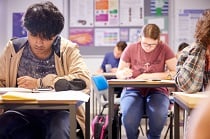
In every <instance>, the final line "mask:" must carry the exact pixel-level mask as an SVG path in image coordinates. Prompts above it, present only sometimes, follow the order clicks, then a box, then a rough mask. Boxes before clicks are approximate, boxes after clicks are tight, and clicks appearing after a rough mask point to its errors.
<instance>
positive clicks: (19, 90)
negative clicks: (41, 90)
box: [0, 87, 32, 94]
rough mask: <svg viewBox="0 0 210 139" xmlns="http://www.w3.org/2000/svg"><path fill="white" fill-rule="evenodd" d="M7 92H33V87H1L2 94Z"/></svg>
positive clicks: (0, 92)
mask: <svg viewBox="0 0 210 139" xmlns="http://www.w3.org/2000/svg"><path fill="white" fill-rule="evenodd" d="M7 92H25V93H31V92H32V90H31V89H26V88H18V87H0V94H4V93H7Z"/></svg>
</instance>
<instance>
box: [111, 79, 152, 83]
mask: <svg viewBox="0 0 210 139" xmlns="http://www.w3.org/2000/svg"><path fill="white" fill-rule="evenodd" d="M111 80H112V81H121V82H127V81H137V82H148V81H149V80H143V79H111Z"/></svg>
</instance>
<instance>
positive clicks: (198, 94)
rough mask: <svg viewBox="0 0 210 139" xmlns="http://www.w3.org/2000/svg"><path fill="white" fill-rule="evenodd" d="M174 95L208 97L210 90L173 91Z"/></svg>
mask: <svg viewBox="0 0 210 139" xmlns="http://www.w3.org/2000/svg"><path fill="white" fill-rule="evenodd" d="M172 93H173V94H174V95H180V96H185V97H188V98H207V97H208V93H209V92H197V93H193V94H188V93H185V92H172Z"/></svg>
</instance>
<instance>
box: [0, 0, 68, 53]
mask: <svg viewBox="0 0 210 139" xmlns="http://www.w3.org/2000/svg"><path fill="white" fill-rule="evenodd" d="M41 1H46V0H0V21H1V24H3V25H1V26H0V29H1V33H0V34H1V36H2V37H1V36H0V42H1V43H0V49H2V48H3V47H4V45H5V44H6V42H7V41H8V40H9V39H11V37H12V13H14V12H25V11H26V9H27V8H28V6H29V5H31V4H33V3H37V2H41ZM51 1H52V2H53V3H54V4H55V5H56V6H57V7H58V8H59V10H60V11H61V12H62V13H63V14H64V16H66V15H67V9H66V8H65V7H64V5H67V4H66V3H67V1H68V0H51ZM2 34H3V35H2ZM61 34H62V35H63V36H64V37H67V36H68V21H67V20H66V22H65V27H64V30H63V32H62V33H61Z"/></svg>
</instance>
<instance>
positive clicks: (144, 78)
mask: <svg viewBox="0 0 210 139" xmlns="http://www.w3.org/2000/svg"><path fill="white" fill-rule="evenodd" d="M136 79H141V80H147V79H150V77H149V74H148V73H142V74H140V75H139V76H137V77H136Z"/></svg>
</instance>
